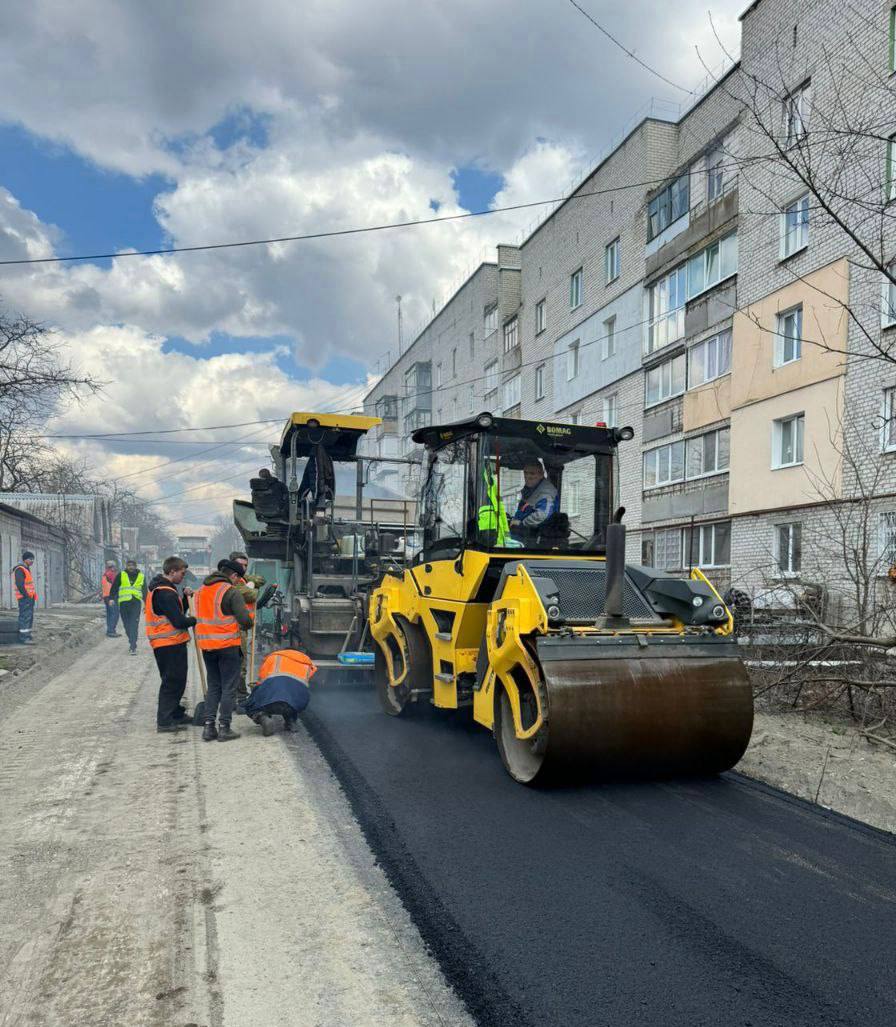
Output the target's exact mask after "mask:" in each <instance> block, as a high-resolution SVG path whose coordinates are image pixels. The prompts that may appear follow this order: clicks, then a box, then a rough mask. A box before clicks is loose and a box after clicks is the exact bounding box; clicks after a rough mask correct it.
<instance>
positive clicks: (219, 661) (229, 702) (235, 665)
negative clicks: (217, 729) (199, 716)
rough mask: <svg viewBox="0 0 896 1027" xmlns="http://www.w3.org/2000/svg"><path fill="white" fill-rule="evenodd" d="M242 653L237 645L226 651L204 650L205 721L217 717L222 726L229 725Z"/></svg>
mask: <svg viewBox="0 0 896 1027" xmlns="http://www.w3.org/2000/svg"><path fill="white" fill-rule="evenodd" d="M241 659H242V653H241V650H240V646H239V643H237V644H236V645H231V646H228V647H227V648H226V649H206V650H204V651H203V653H202V660H203V662H204V663H205V672H206V675H207V678H208V695H207V696H206V697H205V719H206V721H209V720H214V719H215V715H216V714H217V715H218V718H219V720H220V721H221V723H222V724H229V723H230V718H231V717H232V716H233V707H234V705H235V703H236V686H237V684H238V683H239V680H240V663H241Z"/></svg>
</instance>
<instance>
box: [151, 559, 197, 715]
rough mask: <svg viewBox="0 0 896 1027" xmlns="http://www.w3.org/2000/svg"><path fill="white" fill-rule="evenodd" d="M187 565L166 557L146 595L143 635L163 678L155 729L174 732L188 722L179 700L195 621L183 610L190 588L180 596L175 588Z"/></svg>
mask: <svg viewBox="0 0 896 1027" xmlns="http://www.w3.org/2000/svg"><path fill="white" fill-rule="evenodd" d="M188 566H189V565H188V564H187V562H186V561H185V560H182V559H181V558H180V557H179V556H169V557H168V559H167V560H166V561H165V562H164V563H163V564H162V573H161V574H157V575H156V576H155V577H154V578H153V579H152V581H151V582H150V583H149V591H148V593H147V595H146V637H147V639H148V640H149V644H150V646H151V647H152V654H153V656H154V657H155V658H156V666H157V667H158V668H159V676H160V677H161V679H162V683H161V684H160V685H159V702H158V706H157V708H156V730H157V731H177V730H178V728H180V727H186V725H187V724H189V722H190V718H189V715H188V714H187V711H186V710H185V709H184V707H183V706H182V705H181V702H180V701H181V699H182V698H183V695H184V691H185V690H186V687H187V646H188V644H189V642H190V630H189V629H190V628H192V627H193V626H194V625H195V624H196V618H195V617H191V616H189V614H188V613H186V610H187V605H186V604H187V603H188V601H189V597H190V596H191V595H192V594H193V592H192V589H189V588H185V589H184V591H183V596H181V595H180V594H179V593H178V591H177V586H178V585H179V584H180V583H181V582H182V581H183V580H184V575H185V574H186V573H187V567H188Z"/></svg>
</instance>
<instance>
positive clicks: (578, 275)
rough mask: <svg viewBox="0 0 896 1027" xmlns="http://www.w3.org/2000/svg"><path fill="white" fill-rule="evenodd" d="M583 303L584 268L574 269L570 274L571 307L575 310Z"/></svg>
mask: <svg viewBox="0 0 896 1027" xmlns="http://www.w3.org/2000/svg"><path fill="white" fill-rule="evenodd" d="M581 305H582V269H581V268H579V270H578V271H573V273H572V274H571V275H570V276H569V309H570V310H575V308H576V307H580V306H581Z"/></svg>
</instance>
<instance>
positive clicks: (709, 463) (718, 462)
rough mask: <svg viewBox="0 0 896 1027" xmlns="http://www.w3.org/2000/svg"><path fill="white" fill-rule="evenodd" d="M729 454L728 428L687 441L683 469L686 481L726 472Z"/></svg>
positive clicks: (729, 436)
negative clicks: (685, 473)
mask: <svg viewBox="0 0 896 1027" xmlns="http://www.w3.org/2000/svg"><path fill="white" fill-rule="evenodd" d="M730 454H731V435H730V429H729V428H719V429H718V430H717V431H710V432H706V433H705V434H703V435H697V436H696V437H694V438H690V439H688V440H687V456H686V464H685V469H686V472H687V477H688V479H691V478H705V477H707V476H708V475H710V474H719V473H720V472H722V471H727V470H728V461H729V459H730Z"/></svg>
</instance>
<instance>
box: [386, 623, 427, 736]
mask: <svg viewBox="0 0 896 1027" xmlns="http://www.w3.org/2000/svg"><path fill="white" fill-rule="evenodd" d="M400 627H401V631H402V634H403V635H404V642H405V645H404V652H403V653H402V656H401V659H404V653H405V652H406V653H407V674H406V675H405V678H404V680H403V681H402V682H401V684H400V685H396V686H394V687H393V686H392V685H391V684H390V683H389V670H388V666H387V664H386V657H385V656H384V655H383V651H382V649H380V647H379V646H377V647H376V653H375V654H374V662H373V676H374V681H375V682H376V693H377V696H378V697H379V700H380V706H382V708H383V711H384V712H385V713H388V714H389V716H390V717H400V716H401V715H402V713H404V712H405V710H407V708H408V706H409V705H412V704H413V703H414V701H415V699H416V695H418V694H419V693H420V692H421V691H423V692H426V691H431V690H432V657H431V656H430V652H429V645H428V643H427V641H426V635H425V634H424V632H423V629H422V628H421V627H419V625H417V624H411V623H410V622H408V621H405V620H401V621H400ZM402 669H403V668H402ZM396 670H399V668H396Z"/></svg>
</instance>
